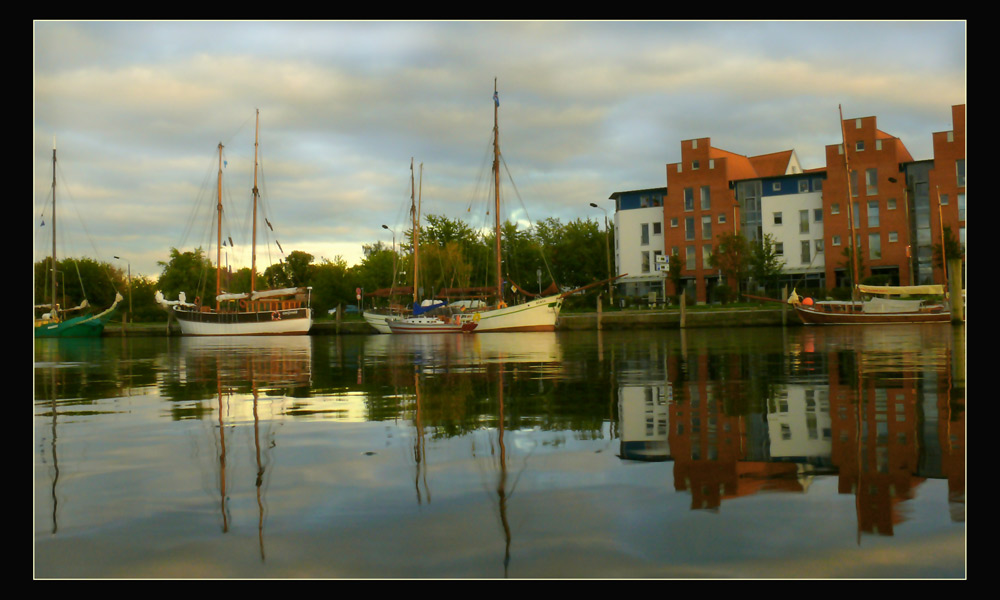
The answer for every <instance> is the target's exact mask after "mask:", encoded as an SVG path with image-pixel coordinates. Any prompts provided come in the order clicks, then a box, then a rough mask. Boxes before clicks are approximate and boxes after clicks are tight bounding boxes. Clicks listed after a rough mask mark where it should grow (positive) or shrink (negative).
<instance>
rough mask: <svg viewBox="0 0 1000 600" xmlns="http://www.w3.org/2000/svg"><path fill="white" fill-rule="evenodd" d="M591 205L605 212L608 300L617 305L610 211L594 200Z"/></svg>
mask: <svg viewBox="0 0 1000 600" xmlns="http://www.w3.org/2000/svg"><path fill="white" fill-rule="evenodd" d="M590 205H591V206H593V207H594V208H596V209H598V210H600V211H602V212H603V213H604V253H605V254H606V255H607V259H608V278H609V279H608V301H609V302H610V304H611V306H614V305H615V291H614V289H615V288H614V285H613V284H612V283H611V279H610V278H611V277H613V275H612V274H611V244H610V242H609V241H608V239H609V237H610V235H611V232H610V230H608V211H607V210H605V209H604V208H602V207H600V206H598V205H596V204H594V203H593V202H591V203H590Z"/></svg>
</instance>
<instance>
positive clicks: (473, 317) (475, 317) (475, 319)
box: [472, 313, 479, 323]
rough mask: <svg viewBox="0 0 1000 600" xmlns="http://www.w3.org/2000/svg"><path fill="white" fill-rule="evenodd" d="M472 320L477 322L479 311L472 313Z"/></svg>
mask: <svg viewBox="0 0 1000 600" xmlns="http://www.w3.org/2000/svg"><path fill="white" fill-rule="evenodd" d="M472 322H473V323H478V322H479V313H476V314H474V315H472Z"/></svg>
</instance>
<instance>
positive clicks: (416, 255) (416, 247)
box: [410, 156, 420, 308]
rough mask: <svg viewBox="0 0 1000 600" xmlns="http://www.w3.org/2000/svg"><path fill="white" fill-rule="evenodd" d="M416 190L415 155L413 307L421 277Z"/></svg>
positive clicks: (411, 193) (412, 195)
mask: <svg viewBox="0 0 1000 600" xmlns="http://www.w3.org/2000/svg"><path fill="white" fill-rule="evenodd" d="M414 194H415V190H414V188H413V157H412V156H411V157H410V221H411V222H412V223H413V236H412V237H413V307H414V308H416V307H417V302H419V300H418V299H417V286H418V285H419V283H418V282H419V279H417V274H418V273H419V271H420V259H419V255H420V226H419V225H418V224H417V203H416V200H414V198H415V196H414Z"/></svg>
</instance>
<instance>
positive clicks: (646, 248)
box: [610, 187, 667, 301]
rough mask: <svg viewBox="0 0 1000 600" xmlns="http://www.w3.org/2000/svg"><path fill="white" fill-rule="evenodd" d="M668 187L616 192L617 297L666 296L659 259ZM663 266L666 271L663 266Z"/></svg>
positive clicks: (658, 297) (612, 196)
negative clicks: (664, 202) (664, 201)
mask: <svg viewBox="0 0 1000 600" xmlns="http://www.w3.org/2000/svg"><path fill="white" fill-rule="evenodd" d="M666 194H667V188H665V187H663V188H650V189H644V190H634V191H630V192H615V193H614V194H612V195H611V197H610V199H611V200H614V201H615V265H614V266H615V268H614V273H615V275H626V276H625V277H622V278H621V279H619V280H617V281H616V282H615V284H616V290H617V291H616V294H615V297H616V298H619V297H620V298H621V299H622V301H625V299H626V298H627V297H631V298H644V299H648V298H649V297H650V294H655V297H656V298H657V299H658V300H662V298H663V282H664V275H665V274H666V273H665V266H663V265H659V264H658V263H657V257H660V256H663V254H664V242H663V228H664V227H665V223H664V222H663V199H664V197H665V196H666ZM661 267H663V269H664V270H663V271H661V270H660V268H661Z"/></svg>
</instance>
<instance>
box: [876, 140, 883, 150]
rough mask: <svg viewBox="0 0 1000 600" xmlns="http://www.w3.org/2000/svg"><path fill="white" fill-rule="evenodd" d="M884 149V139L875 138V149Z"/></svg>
mask: <svg viewBox="0 0 1000 600" xmlns="http://www.w3.org/2000/svg"><path fill="white" fill-rule="evenodd" d="M881 149H882V140H875V150H881Z"/></svg>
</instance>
